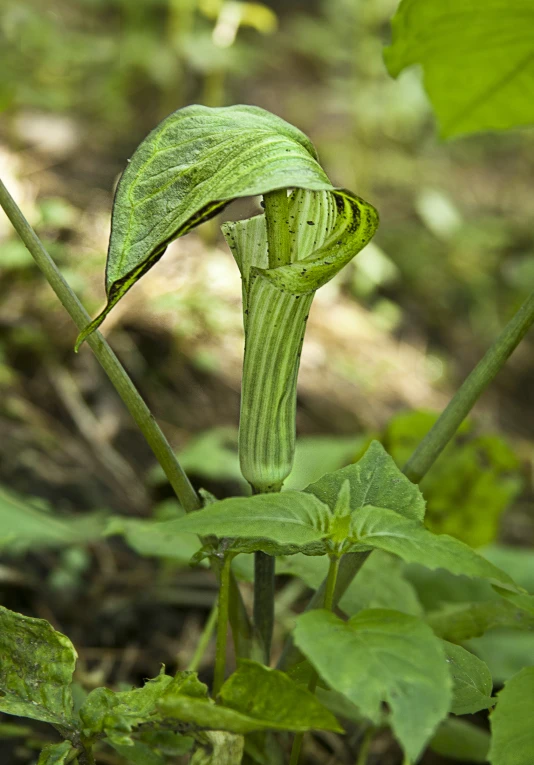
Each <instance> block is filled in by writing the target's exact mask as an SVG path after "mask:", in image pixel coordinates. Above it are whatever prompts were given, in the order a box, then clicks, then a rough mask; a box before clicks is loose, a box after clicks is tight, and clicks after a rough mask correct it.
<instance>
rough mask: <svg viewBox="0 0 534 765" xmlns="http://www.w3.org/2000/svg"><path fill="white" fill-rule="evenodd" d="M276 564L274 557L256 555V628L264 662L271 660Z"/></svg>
mask: <svg viewBox="0 0 534 765" xmlns="http://www.w3.org/2000/svg"><path fill="white" fill-rule="evenodd" d="M275 564H276V559H275V558H274V556H272V555H267V553H264V552H261V551H258V552H256V553H254V611H253V618H254V626H255V628H256V631H257V633H258V635H259V637H260V638H261V647H262V649H263V661H264V663H265V664H266V665H268V664H269V662H270V660H271V643H272V638H273V630H274V595H275Z"/></svg>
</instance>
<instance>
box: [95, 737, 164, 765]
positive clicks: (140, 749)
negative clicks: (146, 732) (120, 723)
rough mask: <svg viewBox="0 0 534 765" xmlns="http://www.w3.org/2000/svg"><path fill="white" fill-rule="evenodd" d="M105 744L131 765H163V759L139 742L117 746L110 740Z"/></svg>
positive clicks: (146, 745)
mask: <svg viewBox="0 0 534 765" xmlns="http://www.w3.org/2000/svg"><path fill="white" fill-rule="evenodd" d="M106 742H107V743H108V744H109V745H110V746H111V747H113V749H115V751H116V752H118V753H119V754H120V755H121V757H124V759H125V760H126V761H127V762H131V763H132V765H165V763H166V762H167V761H166V759H165V757H162V756H161V755H160V754H158V753H157V752H155V751H154V750H153V749H151V748H150V746H148V744H144V743H143V742H141V741H134V742H133V743H132V744H130V745H127V744H117V743H115V742H114V741H111V740H110V739H106Z"/></svg>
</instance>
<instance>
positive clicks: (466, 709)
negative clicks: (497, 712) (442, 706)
mask: <svg viewBox="0 0 534 765" xmlns="http://www.w3.org/2000/svg"><path fill="white" fill-rule="evenodd" d="M443 644H444V648H445V655H446V657H447V664H448V665H449V671H450V673H451V677H452V682H453V688H452V707H451V712H452V713H453V714H454V715H472V714H474V713H475V712H479V711H480V710H481V709H488V708H489V707H491V706H493V704H495V701H496V699H492V698H491V692H492V690H493V682H492V680H491V674H490V671H489V669H488V666H487V665H486V664H484V662H483V661H481V659H479V658H478V657H477V656H475V655H474V654H472V653H470V652H469V651H466V650H465V648H462V647H461V646H459V645H454V644H453V643H447V642H446V641H443Z"/></svg>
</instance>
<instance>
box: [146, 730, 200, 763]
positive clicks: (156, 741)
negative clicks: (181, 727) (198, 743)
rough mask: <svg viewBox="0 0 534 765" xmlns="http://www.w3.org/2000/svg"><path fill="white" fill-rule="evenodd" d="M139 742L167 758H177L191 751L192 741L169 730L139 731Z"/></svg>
mask: <svg viewBox="0 0 534 765" xmlns="http://www.w3.org/2000/svg"><path fill="white" fill-rule="evenodd" d="M138 735H139V740H140V741H141V742H142V743H144V744H146V745H147V746H149V747H150V749H152V750H155V751H157V752H158V753H160V754H163V755H166V756H167V757H179V756H181V755H183V754H187V753H188V752H190V751H191V749H192V747H193V744H194V739H193V738H192V737H191V736H184V735H182V734H181V733H174V731H171V730H141V731H139V734H138Z"/></svg>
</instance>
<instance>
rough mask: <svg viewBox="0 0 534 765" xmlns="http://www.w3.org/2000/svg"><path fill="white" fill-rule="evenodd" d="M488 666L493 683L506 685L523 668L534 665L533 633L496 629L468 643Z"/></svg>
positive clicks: (467, 645) (470, 648)
mask: <svg viewBox="0 0 534 765" xmlns="http://www.w3.org/2000/svg"><path fill="white" fill-rule="evenodd" d="M466 647H467V648H469V650H471V651H473V652H474V653H476V655H477V656H479V657H480V658H481V659H482V661H484V662H486V664H487V665H488V667H489V669H490V672H491V676H492V677H493V681H494V683H496V684H500V683H504V682H506V681H507V680H509V679H510V678H511V677H513V676H514V675H515V674H516V673H517V672H519V671H520V670H521V669H522V668H523V667H525V666H529V665H530V664H534V639H533V637H532V632H517V631H511V630H507V629H494V630H490V631H489V632H487V633H486V634H485V635H483V636H482V637H479V638H474V639H473V640H470V641H469V642H468V643H466Z"/></svg>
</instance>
